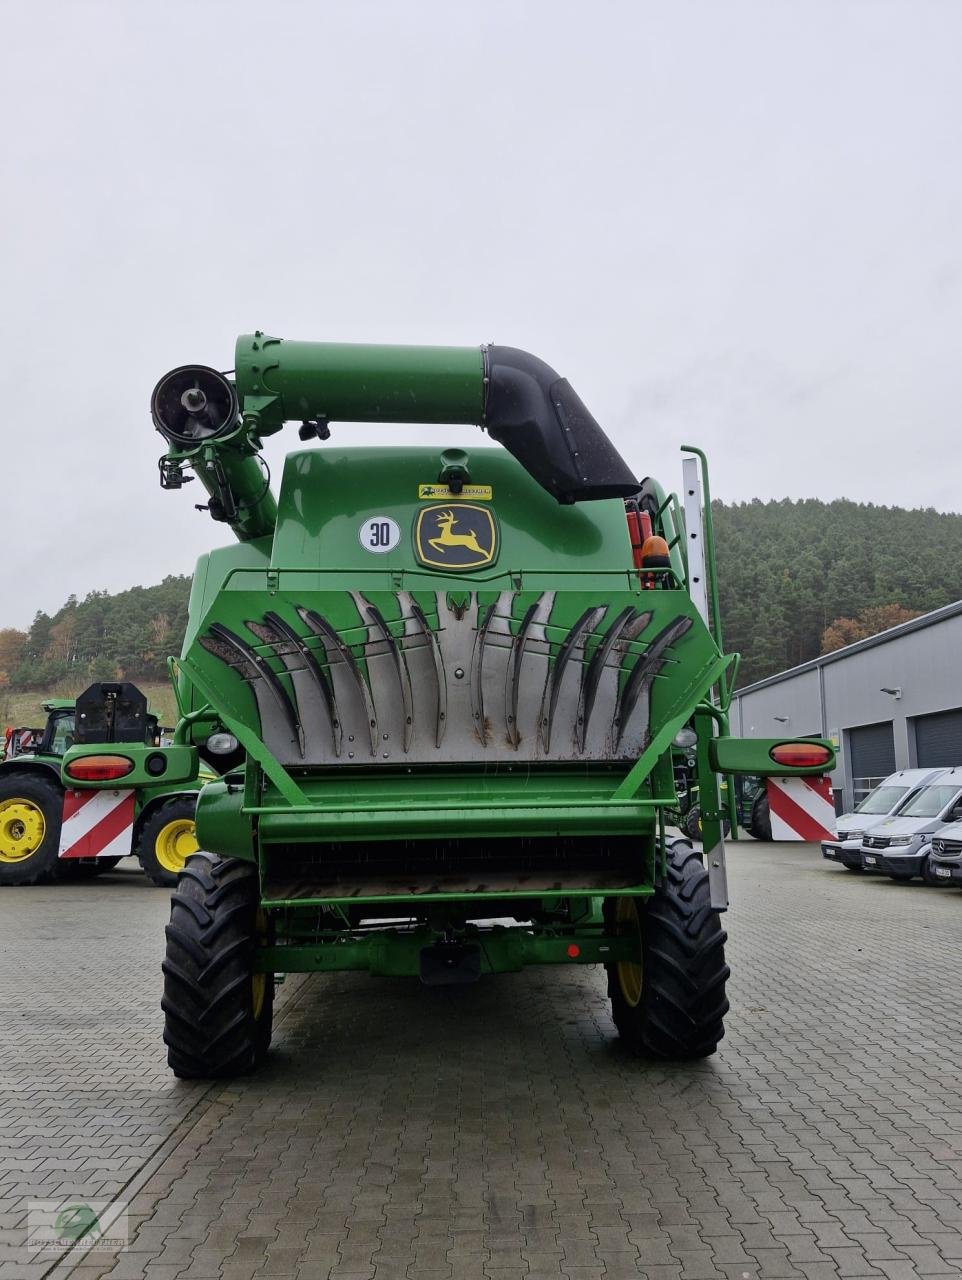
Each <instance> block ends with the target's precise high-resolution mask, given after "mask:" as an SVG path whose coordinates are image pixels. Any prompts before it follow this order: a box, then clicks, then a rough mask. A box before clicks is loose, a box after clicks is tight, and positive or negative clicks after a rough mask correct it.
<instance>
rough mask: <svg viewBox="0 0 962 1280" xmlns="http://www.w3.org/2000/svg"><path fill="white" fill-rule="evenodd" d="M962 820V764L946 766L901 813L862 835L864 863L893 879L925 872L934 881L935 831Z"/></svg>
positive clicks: (863, 864)
mask: <svg viewBox="0 0 962 1280" xmlns="http://www.w3.org/2000/svg"><path fill="white" fill-rule="evenodd" d="M959 821H962V765H957V766H956V767H955V768H954V769H943V770H942V772H941V773H940V774H939V775H938V777H937V778H934V779H933V780H932V781H931V782H930V783H928V785H927V786H924V787H922V789H921V790H920V791H918V792H917V793H916V794H915V795H914V796H913V797H912V798H911V799H910V800H909V801H908V803H907V804H905V805H903V806H902V808H901V809H900V810H899V811H898V813H897V814H894V815H892V816H891V817H889V818H883V819H882V821H881V822H879V823H876V825H875V826H874V827H872V828H871V829H870V830H869V831H867V832H866V833H865V835H864V836H863V837H862V845H861V849H862V866H863V867H864V868H865V870H866V871H881V872H884V873H885V874H886V875H889V876H891V877H892V879H893V880H911V879H912V877H913V876H917V875H924V876H925V878H926V879H927V880H934V875H933V874H932V873H931V872H930V871H929V866H928V859H929V851H930V849H931V845H932V834H933V832H935V831H938V829H939V827H944V826H945V825H946V824H947V823H950V822H959Z"/></svg>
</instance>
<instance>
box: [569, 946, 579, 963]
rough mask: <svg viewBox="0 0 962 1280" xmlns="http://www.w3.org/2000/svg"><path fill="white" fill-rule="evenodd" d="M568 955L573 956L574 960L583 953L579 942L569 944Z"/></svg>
mask: <svg viewBox="0 0 962 1280" xmlns="http://www.w3.org/2000/svg"><path fill="white" fill-rule="evenodd" d="M568 955H569V956H571V958H572V960H575V959H577V957H578V956H580V955H581V948H580V947H579V946H578V944H577V942H572V943H571V944H570V945H569V947H568Z"/></svg>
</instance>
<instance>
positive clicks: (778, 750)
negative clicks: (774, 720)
mask: <svg viewBox="0 0 962 1280" xmlns="http://www.w3.org/2000/svg"><path fill="white" fill-rule="evenodd" d="M768 754H769V755H770V756H771V758H772V759H773V760H774V761H775V763H776V764H784V765H788V766H789V767H793V768H796V769H811V768H813V767H814V766H815V765H819V764H828V762H829V760H831V758H832V753H831V751H830V750H829V749H828V747H823V746H822V744H821V743H820V742H780V743H779V744H778V745H777V746H775V747H772V749H771V751H769V753H768Z"/></svg>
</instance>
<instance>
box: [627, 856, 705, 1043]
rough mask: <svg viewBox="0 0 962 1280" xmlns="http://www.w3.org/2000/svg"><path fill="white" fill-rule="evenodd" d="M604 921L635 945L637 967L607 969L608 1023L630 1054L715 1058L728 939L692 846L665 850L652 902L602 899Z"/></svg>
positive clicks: (646, 900)
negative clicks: (636, 940) (664, 870)
mask: <svg viewBox="0 0 962 1280" xmlns="http://www.w3.org/2000/svg"><path fill="white" fill-rule="evenodd" d="M605 920H606V923H607V926H608V928H609V929H610V930H612V931H614V932H616V933H628V934H630V935H631V936H638V937H640V941H641V963H640V964H635V963H633V962H630V961H620V962H618V963H616V964H612V965H608V966H607V970H608V994H609V995H610V997H611V1013H612V1017H613V1019H614V1023H615V1026H616V1027H617V1028H618V1032H619V1034H620V1035H621V1038H622V1039H623V1040H624V1041H625V1042H626V1044H627V1045H628V1047H629V1048H630V1049H631V1050H632V1051H633V1052H634V1053H636V1054H639V1055H642V1056H645V1057H653V1058H674V1059H680V1058H705V1057H707V1056H708V1055H709V1054H711V1053H714V1052H715V1049H716V1048H717V1047H718V1042H719V1040H721V1038H722V1036H723V1035H724V1034H725V1025H724V1017H725V1014H726V1013H727V1012H728V1001H727V999H726V998H725V982H726V980H727V978H728V973H729V970H728V965H727V964H726V963H725V936H726V935H725V932H724V930H723V929H722V927H721V923H720V922H719V919H718V914H717V912H715V911H712V909H711V904H710V901H709V891H708V873H707V872H706V870H705V868H704V867H703V866H702V863H701V860H700V859H699V857H698V854H697V853H696V852H695V851H694V849H692V847H691V845H689V844H688V843H687V842H685V841H682V840H676V841H675V842H674V844H673V845H672V846H671V847H670V848H669V849H668V877H667V883H666V884H665V886H664V887H662V888H658V889H656V890H655V893H654V895H653V896H652V897H651V898H648V899H641V898H608V899H606V900H605Z"/></svg>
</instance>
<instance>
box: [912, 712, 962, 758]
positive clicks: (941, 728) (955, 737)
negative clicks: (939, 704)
mask: <svg viewBox="0 0 962 1280" xmlns="http://www.w3.org/2000/svg"><path fill="white" fill-rule="evenodd" d="M915 759H916V763H917V764H918V766H919V768H920V769H926V768H929V769H931V768H935V767H937V766H938V765H940V764H944V765H954V764H962V707H957V708H956V709H955V710H954V711H937V712H936V713H935V715H931V716H916V718H915Z"/></svg>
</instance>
